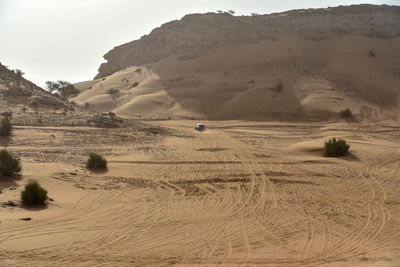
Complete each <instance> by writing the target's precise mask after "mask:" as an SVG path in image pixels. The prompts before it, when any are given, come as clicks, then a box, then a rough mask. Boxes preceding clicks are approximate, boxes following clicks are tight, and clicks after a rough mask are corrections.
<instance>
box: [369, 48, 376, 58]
mask: <svg viewBox="0 0 400 267" xmlns="http://www.w3.org/2000/svg"><path fill="white" fill-rule="evenodd" d="M368 56H370V57H375V56H376V52H375V49H370V50H369V52H368Z"/></svg>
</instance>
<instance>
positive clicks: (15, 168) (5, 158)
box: [0, 149, 21, 176]
mask: <svg viewBox="0 0 400 267" xmlns="http://www.w3.org/2000/svg"><path fill="white" fill-rule="evenodd" d="M20 171H21V163H20V162H19V160H18V159H16V158H14V157H13V156H12V155H11V154H10V153H9V152H8V151H7V150H6V149H3V150H1V151H0V175H2V176H11V175H13V174H14V173H18V172H20Z"/></svg>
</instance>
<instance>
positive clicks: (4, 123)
mask: <svg viewBox="0 0 400 267" xmlns="http://www.w3.org/2000/svg"><path fill="white" fill-rule="evenodd" d="M11 130H12V125H11V122H10V119H9V118H8V116H6V117H4V118H3V119H2V120H1V124H0V135H1V136H10V135H11Z"/></svg>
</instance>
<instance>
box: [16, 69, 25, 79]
mask: <svg viewBox="0 0 400 267" xmlns="http://www.w3.org/2000/svg"><path fill="white" fill-rule="evenodd" d="M14 72H15V74H17V75H18V76H20V77H22V76H24V74H25V72H23V71H22V70H20V69H15V70H14Z"/></svg>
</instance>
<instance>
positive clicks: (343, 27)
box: [96, 5, 400, 78]
mask: <svg viewBox="0 0 400 267" xmlns="http://www.w3.org/2000/svg"><path fill="white" fill-rule="evenodd" d="M281 35H291V36H296V37H300V38H303V39H308V40H322V39H326V38H329V37H332V36H337V35H358V36H370V37H378V38H394V37H399V36H400V7H397V6H386V5H383V6H374V5H358V6H339V7H335V8H325V9H307V10H293V11H288V12H283V13H276V14H269V15H254V16H232V15H230V14H229V13H221V14H215V13H207V14H192V15H187V16H185V17H183V18H182V19H181V20H177V21H172V22H169V23H166V24H164V25H162V26H161V27H159V28H156V29H154V30H153V31H152V32H151V33H150V34H149V35H146V36H143V37H142V38H141V39H140V40H136V41H133V42H130V43H126V44H123V45H121V46H118V47H115V48H114V49H112V50H111V51H109V52H108V53H107V54H105V55H104V58H105V59H106V60H107V62H106V63H103V64H102V65H101V66H100V68H99V73H98V75H97V76H96V78H101V77H105V76H108V75H110V74H112V73H114V72H116V71H118V70H121V69H123V68H125V67H127V66H131V65H141V64H144V63H149V62H155V61H158V60H160V59H162V58H165V57H168V56H171V55H178V54H183V56H184V57H191V56H195V55H196V54H197V53H199V52H200V51H202V50H204V49H208V48H214V47H220V46H226V45H235V44H241V43H252V42H258V41H261V40H274V39H276V38H279V36H281Z"/></svg>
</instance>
